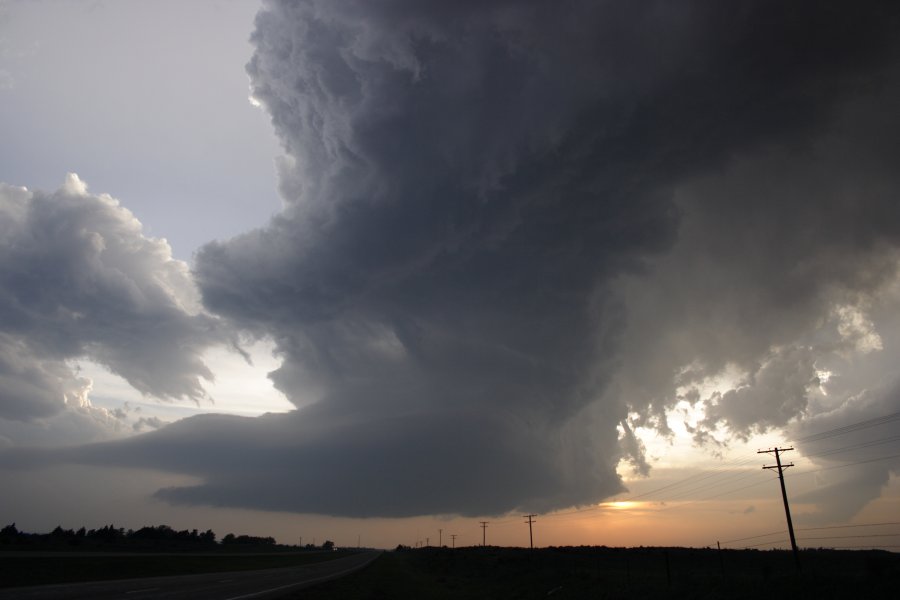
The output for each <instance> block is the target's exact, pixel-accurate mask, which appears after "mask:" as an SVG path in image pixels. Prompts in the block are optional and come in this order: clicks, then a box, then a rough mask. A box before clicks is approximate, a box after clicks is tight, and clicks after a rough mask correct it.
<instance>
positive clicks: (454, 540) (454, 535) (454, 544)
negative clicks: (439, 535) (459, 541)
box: [450, 533, 456, 548]
mask: <svg viewBox="0 0 900 600" xmlns="http://www.w3.org/2000/svg"><path fill="white" fill-rule="evenodd" d="M450 538H451V539H452V540H453V548H456V534H455V533H451V534H450Z"/></svg>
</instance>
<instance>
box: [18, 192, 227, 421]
mask: <svg viewBox="0 0 900 600" xmlns="http://www.w3.org/2000/svg"><path fill="white" fill-rule="evenodd" d="M218 329H219V328H218V326H217V324H216V319H215V318H213V317H210V316H208V315H206V314H204V313H203V311H202V307H201V305H200V302H199V296H198V294H197V291H196V289H195V288H194V284H193V282H192V279H191V276H190V273H189V271H188V268H187V265H186V264H185V263H183V262H181V261H176V260H173V259H172V257H171V253H170V249H169V246H168V244H167V243H166V242H165V241H164V240H156V239H152V238H147V237H145V236H144V235H143V234H142V232H141V225H140V223H139V222H138V221H137V219H135V218H134V216H133V215H132V214H131V213H130V212H129V211H128V210H127V209H125V208H123V207H121V206H120V205H119V204H118V202H117V201H116V200H114V199H113V198H111V197H110V196H108V195H99V196H97V195H93V194H89V193H88V192H87V186H86V185H85V184H84V182H82V181H81V180H80V179H79V178H78V176H77V175H74V174H70V175H68V177H67V178H66V181H65V183H64V185H63V186H62V187H61V188H60V189H59V190H57V191H55V192H53V193H46V192H41V191H29V190H27V189H25V188H21V187H12V186H7V185H2V186H0V388H2V390H3V392H2V402H0V418H3V419H9V420H17V421H30V420H33V419H37V418H45V417H50V416H53V415H55V414H57V413H59V412H60V411H62V410H64V409H65V408H66V407H67V406H68V407H75V408H85V409H86V408H88V407H89V406H90V399H89V391H90V387H91V381H90V380H89V379H88V378H85V377H82V376H80V375H79V373H78V371H77V368H76V367H75V366H74V365H73V361H76V360H78V359H90V360H93V361H95V362H97V363H99V364H102V365H104V366H106V367H107V368H108V369H109V370H110V371H112V372H113V373H116V374H118V375H120V376H122V377H123V378H124V379H126V380H127V381H128V382H129V383H130V384H131V385H132V386H134V387H135V388H136V389H138V390H139V391H141V392H143V393H144V394H147V395H152V396H157V397H159V398H188V399H194V400H199V399H201V398H203V397H204V394H205V393H204V390H203V386H202V383H201V381H202V380H203V379H204V378H209V377H211V373H210V371H209V370H208V369H207V368H206V366H205V365H204V364H203V362H202V360H201V359H200V353H201V352H202V350H203V349H204V348H206V347H208V346H209V345H211V344H213V343H217V342H219V341H221V340H222V339H223V338H224V336H223V335H222V334H221V333H220V332H219V330H218Z"/></svg>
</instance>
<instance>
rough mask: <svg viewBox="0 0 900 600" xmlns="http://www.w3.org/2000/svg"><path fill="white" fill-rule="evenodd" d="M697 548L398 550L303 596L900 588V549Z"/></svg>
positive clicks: (789, 594) (782, 594) (806, 593)
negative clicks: (799, 562) (796, 556)
mask: <svg viewBox="0 0 900 600" xmlns="http://www.w3.org/2000/svg"><path fill="white" fill-rule="evenodd" d="M802 559H803V572H802V573H801V574H800V575H797V574H796V573H795V570H794V565H793V561H792V557H791V555H790V553H787V552H783V551H767V552H760V551H727V552H724V553H723V554H721V555H719V554H717V553H716V552H715V551H714V550H691V549H674V548H673V549H668V550H666V549H660V548H639V549H627V550H626V549H611V548H565V549H564V548H560V549H541V550H535V551H534V552H533V553H530V552H529V551H527V550H519V549H504V548H485V549H481V548H466V549H457V550H447V549H424V550H412V551H401V552H389V553H385V554H384V555H382V556H381V557H380V558H378V559H377V560H376V561H375V562H374V563H373V564H372V565H370V566H369V567H368V568H366V569H365V570H363V571H360V572H359V573H355V574H352V575H349V576H347V577H344V578H342V579H339V580H336V581H332V582H328V583H325V584H322V585H320V586H316V587H314V588H311V589H306V590H303V591H302V592H296V593H295V594H294V595H289V596H287V598H296V599H298V600H299V599H301V598H302V599H303V600H333V599H338V598H340V599H342V600H358V599H366V600H375V599H401V600H402V599H413V598H433V599H436V600H441V599H451V598H452V599H460V598H464V599H466V598H484V599H488V598H490V599H507V598H509V599H513V598H515V599H530V598H553V599H554V600H555V599H564V598H629V599H651V598H676V599H677V598H728V599H732V598H737V599H743V598H747V599H751V598H752V599H754V600H759V599H761V598H765V599H767V600H769V599H780V598H785V599H786V598H790V599H792V600H797V599H800V598H816V599H817V600H818V599H823V598H826V599H827V598H867V599H868V598H890V599H892V600H893V599H896V598H900V555H897V554H889V553H885V552H876V553H872V552H847V551H843V552H842V551H806V552H804V553H803V556H802Z"/></svg>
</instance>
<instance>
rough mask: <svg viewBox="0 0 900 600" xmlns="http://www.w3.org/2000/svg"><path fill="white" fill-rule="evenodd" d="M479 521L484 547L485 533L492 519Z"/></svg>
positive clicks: (482, 545)
mask: <svg viewBox="0 0 900 600" xmlns="http://www.w3.org/2000/svg"><path fill="white" fill-rule="evenodd" d="M479 523H481V547H482V548H484V546H485V543H484V541H485V535H486V533H487V531H486V530H487V525H488V523H490V521H479Z"/></svg>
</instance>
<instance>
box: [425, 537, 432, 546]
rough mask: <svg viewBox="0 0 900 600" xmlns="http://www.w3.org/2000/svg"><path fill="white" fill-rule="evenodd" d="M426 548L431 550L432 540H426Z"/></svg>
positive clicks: (428, 538)
mask: <svg viewBox="0 0 900 600" xmlns="http://www.w3.org/2000/svg"><path fill="white" fill-rule="evenodd" d="M425 547H426V548H431V538H430V537H427V538H425Z"/></svg>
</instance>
